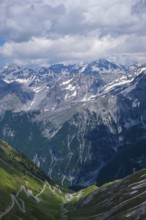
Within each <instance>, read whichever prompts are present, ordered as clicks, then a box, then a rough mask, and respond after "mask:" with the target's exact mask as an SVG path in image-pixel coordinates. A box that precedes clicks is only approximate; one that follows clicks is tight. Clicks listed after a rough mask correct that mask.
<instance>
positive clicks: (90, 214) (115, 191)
mask: <svg viewBox="0 0 146 220" xmlns="http://www.w3.org/2000/svg"><path fill="white" fill-rule="evenodd" d="M0 219H2V220H125V219H129V220H135V219H136V220H139V219H140V220H146V170H141V171H139V172H137V173H134V174H132V175H130V176H128V177H126V178H124V179H122V180H119V181H115V182H112V183H108V184H105V185H103V186H102V187H100V188H98V187H96V186H91V187H88V188H86V189H84V190H80V191H79V192H70V191H68V190H66V189H64V188H62V187H60V186H58V185H56V184H55V183H53V182H52V181H51V180H50V179H49V178H48V177H47V176H46V175H45V174H44V173H43V172H42V171H41V170H40V169H39V168H37V167H36V166H35V164H34V163H33V162H31V161H29V160H27V159H26V158H25V157H24V156H23V155H21V154H20V153H18V152H17V151H15V150H14V149H12V148H11V147H10V146H9V145H8V144H7V143H5V142H3V141H0Z"/></svg>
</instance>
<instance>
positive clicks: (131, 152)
mask: <svg viewBox="0 0 146 220" xmlns="http://www.w3.org/2000/svg"><path fill="white" fill-rule="evenodd" d="M145 72H146V68H145V66H141V67H140V66H139V67H138V66H137V67H136V66H128V67H127V66H126V67H125V66H119V65H116V64H114V63H110V62H108V61H106V60H99V61H95V62H92V63H90V64H88V65H69V66H64V65H61V64H59V65H53V66H51V67H49V68H41V69H38V70H31V69H27V68H24V69H22V68H20V67H5V68H3V69H1V74H0V79H1V82H0V91H1V100H0V105H1V109H0V115H1V117H0V128H1V129H0V136H1V137H2V138H3V139H5V140H7V141H9V143H11V144H13V145H14V146H16V148H19V150H21V151H22V152H23V153H25V154H27V155H28V156H29V158H31V159H32V160H33V161H35V163H36V164H37V165H38V166H40V167H41V168H43V170H45V172H46V173H47V174H48V175H49V176H50V177H51V178H53V179H55V180H56V181H57V182H59V183H61V184H62V185H72V186H73V185H82V186H85V185H89V184H92V183H95V182H96V181H97V184H102V183H104V182H106V181H107V180H111V179H114V178H119V177H123V176H125V175H127V174H128V173H131V172H133V169H140V168H141V167H144V166H145V163H146V158H145V152H144V151H145V148H144V145H145V139H146V135H145V130H146V125H145V122H146V102H145V94H146V91H145V90H146V86H145V85H146V74H145ZM20 146H21V148H20ZM127 155H128V156H127ZM107 174H108V175H107Z"/></svg>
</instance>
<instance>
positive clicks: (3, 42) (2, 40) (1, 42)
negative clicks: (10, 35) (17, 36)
mask: <svg viewBox="0 0 146 220" xmlns="http://www.w3.org/2000/svg"><path fill="white" fill-rule="evenodd" d="M5 42H6V41H5V40H4V39H3V38H1V37H0V45H4V44H5Z"/></svg>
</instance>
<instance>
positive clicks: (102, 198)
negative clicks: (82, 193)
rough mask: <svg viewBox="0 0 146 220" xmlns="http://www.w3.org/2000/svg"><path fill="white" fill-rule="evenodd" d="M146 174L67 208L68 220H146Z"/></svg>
mask: <svg viewBox="0 0 146 220" xmlns="http://www.w3.org/2000/svg"><path fill="white" fill-rule="evenodd" d="M145 195H146V170H141V171H139V172H137V173H135V174H133V175H131V176H128V177H126V178H124V179H122V180H119V181H115V182H113V183H109V184H105V185H103V186H102V187H100V188H99V189H98V190H97V191H94V192H93V193H91V194H90V195H88V196H87V197H86V198H84V199H82V200H80V201H78V202H77V203H75V204H70V205H66V209H68V212H67V213H66V219H68V220H74V219H79V220H81V219H84V220H86V219H87V220H88V219H91V220H117V219H120V220H125V219H127V220H133V219H139V220H145V219H146V201H145Z"/></svg>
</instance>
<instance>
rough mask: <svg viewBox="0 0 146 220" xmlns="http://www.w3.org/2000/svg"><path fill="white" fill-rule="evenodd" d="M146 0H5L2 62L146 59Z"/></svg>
mask: <svg viewBox="0 0 146 220" xmlns="http://www.w3.org/2000/svg"><path fill="white" fill-rule="evenodd" d="M145 12H146V1H145V0H127V1H125V0H110V1H109V0H98V1H97V0H84V1H83V0H54V1H52V0H25V1H20V0H11V1H10V0H5V1H3V0H1V2H0V15H1V16H0V38H1V39H4V40H5V43H4V44H3V45H1V46H0V58H1V60H2V61H1V63H4V61H5V62H10V61H11V62H15V63H17V64H22V65H23V64H25V65H27V64H28V65H29V64H38V65H45V64H49V63H55V62H77V61H79V62H80V61H89V60H90V59H98V58H100V57H110V56H115V57H116V56H117V57H120V56H121V57H122V56H124V57H125V56H126V57H129V60H132V56H133V57H134V60H136V56H139V57H140V55H139V54H140V53H141V54H142V56H141V57H142V59H141V60H139V61H141V62H143V61H144V57H145V56H144V54H145V52H146V48H145V46H143V45H144V44H145V43H146V40H145V34H146V29H145V24H146V13H145Z"/></svg>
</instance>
